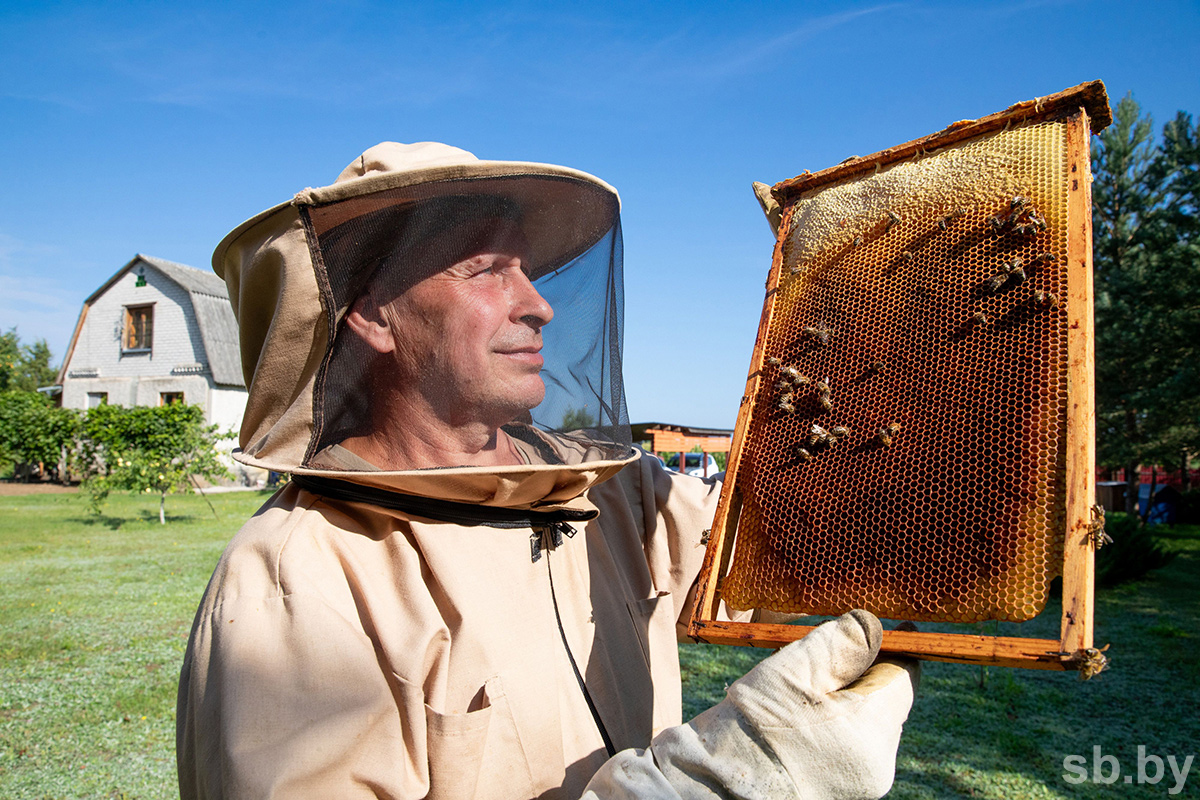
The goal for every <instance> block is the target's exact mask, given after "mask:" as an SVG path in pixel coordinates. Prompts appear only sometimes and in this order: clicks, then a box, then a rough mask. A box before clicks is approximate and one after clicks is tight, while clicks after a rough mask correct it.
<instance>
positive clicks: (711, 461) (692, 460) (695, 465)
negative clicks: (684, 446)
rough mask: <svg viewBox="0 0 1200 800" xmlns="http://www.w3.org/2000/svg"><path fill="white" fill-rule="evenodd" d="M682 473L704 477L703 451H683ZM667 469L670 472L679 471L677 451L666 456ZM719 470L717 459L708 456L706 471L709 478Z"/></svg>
mask: <svg viewBox="0 0 1200 800" xmlns="http://www.w3.org/2000/svg"><path fill="white" fill-rule="evenodd" d="M683 457H684V462H683V474H684V475H695V476H696V477H697V478H703V477H705V474H706V473H705V472H704V461H703V459H704V457H705V454H704V453H684V454H683ZM666 463H667V469H669V470H671V471H672V472H679V453H675V454H673V455H671V456H669V457H668V458H667V462H666ZM720 471H721V468H720V467H718V466H717V460H716V459H715V458H713V457H712V456H711V455H709V456H708V473H707V476H708V477H709V478H711V477H713V476H714V475H716V474H717V473H718V472H720Z"/></svg>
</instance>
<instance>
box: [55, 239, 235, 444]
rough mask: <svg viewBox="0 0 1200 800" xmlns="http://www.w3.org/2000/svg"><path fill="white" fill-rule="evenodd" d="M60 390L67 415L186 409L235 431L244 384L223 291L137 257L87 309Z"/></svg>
mask: <svg viewBox="0 0 1200 800" xmlns="http://www.w3.org/2000/svg"><path fill="white" fill-rule="evenodd" d="M57 382H58V384H59V385H60V386H61V387H62V405H63V407H64V408H80V409H86V408H93V407H95V406H98V405H100V404H101V403H115V404H119V405H123V406H155V405H162V404H164V403H171V402H176V401H182V402H184V403H188V404H189V405H198V406H200V407H201V408H203V409H204V417H205V419H206V420H207V421H208V422H209V424H215V425H219V426H221V429H223V430H224V429H227V428H233V429H237V428H238V427H239V426H240V425H241V421H242V412H243V411H244V410H245V408H246V385H245V381H244V379H243V378H242V364H241V357H240V354H239V352H238V327H237V321H236V320H235V319H234V316H233V309H232V308H231V307H230V305H229V295H228V293H227V292H226V289H225V282H224V281H222V280H221V279H220V278H218V277H217V276H216V275H214V274H213V273H211V272H207V271H203V270H198V269H195V268H194V267H188V266H184V265H183V264H176V263H174V262H172V261H164V260H162V259H161V258H151V257H150V256H144V255H141V254H138V255H137V256H135V257H134V258H133V260H132V261H130V262H129V263H128V264H126V265H125V266H123V267H121V269H119V270H117V273H116V274H115V275H113V276H112V277H111V278H109V279H108V280H107V281H106V282H105V283H104V285H103V286H101V287H100V288H99V289H97V290H96V291H95V292H93V293H92V295H91V296H90V297H88V298H87V300H85V301H84V302H83V310H82V311H80V313H79V321H78V322H77V323H76V324H75V333H74V335H73V336H72V337H71V344H70V346H69V347H68V348H67V354H66V356H65V357H64V358H63V365H62V368H61V369H60V370H59V373H58V381H57Z"/></svg>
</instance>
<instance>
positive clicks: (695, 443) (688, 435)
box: [633, 422, 733, 477]
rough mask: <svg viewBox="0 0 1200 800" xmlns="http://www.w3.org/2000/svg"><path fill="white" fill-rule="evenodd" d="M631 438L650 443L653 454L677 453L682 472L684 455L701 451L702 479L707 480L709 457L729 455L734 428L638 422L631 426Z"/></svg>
mask: <svg viewBox="0 0 1200 800" xmlns="http://www.w3.org/2000/svg"><path fill="white" fill-rule="evenodd" d="M633 439H634V441H637V442H644V441H647V440H648V441H650V450H651V452H654V453H679V469H680V471H683V469H684V464H685V460H684V459H685V454H686V453H691V452H694V451H695V450H696V448H697V447H698V448H700V452H701V453H702V454H703V455H702V456H701V457H700V458H701V464H702V465H703V466H704V476H705V477H708V455H709V454H710V453H728V452H729V449H730V447H732V446H733V429H732V428H697V427H692V426H689V425H672V424H670V423H666V422H641V423H638V424H636V425H634V426H633Z"/></svg>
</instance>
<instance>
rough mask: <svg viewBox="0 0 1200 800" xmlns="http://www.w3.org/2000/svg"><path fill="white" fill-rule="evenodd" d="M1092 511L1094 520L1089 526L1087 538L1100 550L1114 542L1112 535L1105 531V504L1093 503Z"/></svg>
mask: <svg viewBox="0 0 1200 800" xmlns="http://www.w3.org/2000/svg"><path fill="white" fill-rule="evenodd" d="M1091 512H1092V521H1091V522H1089V523H1088V526H1087V538H1088V541H1089V542H1091V544H1092V547H1094V548H1096V549H1097V550H1099V549H1100V548H1101V547H1104V545H1106V544H1112V537H1111V536H1109V535H1108V534H1107V533H1105V531H1104V506H1102V505H1100V504H1099V503H1093V504H1092V508H1091Z"/></svg>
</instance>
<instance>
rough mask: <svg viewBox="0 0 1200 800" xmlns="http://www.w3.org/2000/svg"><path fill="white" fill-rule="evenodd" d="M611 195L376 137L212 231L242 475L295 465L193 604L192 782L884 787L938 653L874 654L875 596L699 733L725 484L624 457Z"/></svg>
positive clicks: (626, 443) (359, 790)
mask: <svg viewBox="0 0 1200 800" xmlns="http://www.w3.org/2000/svg"><path fill="white" fill-rule="evenodd" d="M618 210H619V201H618V198H617V193H616V191H614V190H613V189H612V187H610V186H608V185H607V184H605V183H604V182H602V181H600V180H598V179H596V178H594V177H592V176H590V175H587V174H584V173H582V172H577V171H575V170H571V169H567V168H564V167H557V166H549V165H543V164H527V163H512V162H498V161H480V160H477V159H476V158H475V157H474V156H472V155H471V154H470V153H467V152H465V151H463V150H459V149H457V148H454V147H449V146H446V145H441V144H432V143H423V144H415V145H401V144H395V143H384V144H381V145H378V146H376V147H373V148H371V149H370V150H368V151H367V152H366V153H364V154H363V155H362V156H361V157H360V158H358V159H356V160H355V161H354V162H353V163H352V164H351V165H350V166H349V167H348V168H347V169H346V170H345V171H344V172H342V174H341V175H340V176H339V178H338V179H337V181H336V182H335V183H333V184H332V185H331V186H327V187H324V188H321V189H306V190H304V191H302V192H301V193H299V194H298V195H296V196H295V197H294V198H293V199H292V200H290V201H288V202H285V203H282V204H280V205H278V206H276V207H274V208H271V209H269V210H267V211H265V212H263V213H262V214H259V215H258V216H256V217H254V218H253V219H251V220H249V221H247V222H246V223H244V224H243V225H241V226H240V227H238V228H237V229H235V230H234V231H233V232H232V233H230V234H229V235H228V236H227V237H226V238H225V239H224V241H222V242H221V244H220V245H219V246H218V247H217V250H216V253H215V254H214V257H213V265H214V268H215V269H216V271H217V273H218V274H220V275H222V276H223V277H224V279H225V281H226V283H227V284H228V287H229V297H230V300H231V302H232V304H233V308H234V311H235V313H236V315H237V318H238V323H239V326H240V339H241V355H242V364H243V368H244V370H245V374H246V385H247V386H248V387H249V401H248V403H247V407H246V413H245V417H244V420H243V424H242V431H241V447H242V450H241V453H240V455H239V458H240V460H242V461H243V462H244V463H246V464H250V465H253V466H257V467H261V468H263V469H270V470H275V471H278V472H286V473H288V474H290V475H291V476H292V481H291V482H290V483H289V484H288V485H287V486H286V487H285V488H284V489H282V490H281V491H280V492H279V493H278V494H277V495H276V496H275V497H273V498H272V499H271V500H270V501H269V502H268V503H267V504H266V505H265V506H264V507H263V508H262V509H261V510H260V511H259V512H258V513H257V514H255V516H254V517H253V518H252V519H251V520H250V521H249V522H247V523H246V525H245V527H243V528H242V530H241V531H240V532H239V533H238V534H237V536H236V537H234V539H233V541H232V542H231V543H230V545H229V546H228V548H227V549H226V551H225V554H224V555H223V557H222V558H221V560H220V563H219V564H218V566H217V568H216V571H215V573H214V575H213V578H212V581H211V582H210V584H209V586H208V590H207V591H206V592H205V595H204V598H203V601H202V603H201V605H200V609H199V611H198V612H197V615H196V619H195V623H194V626H193V628H192V634H191V640H190V642H189V646H188V650H187V656H186V659H185V662H184V665H183V671H182V675H181V678H180V688H179V705H178V722H177V724H178V732H177V737H178V739H177V745H178V765H179V780H180V791H181V794H182V796H183V797H184V798H192V797H203V798H218V797H221V798H296V797H312V798H332V797H336V798H358V797H363V798H366V797H371V798H374V797H387V798H422V797H430V798H473V797H479V798H531V797H539V798H577V797H580V796H587V797H597V798H616V797H646V798H676V797H682V798H699V797H725V796H736V797H745V798H759V797H761V798H768V797H770V798H779V797H789V796H800V797H877V796H880V795H882V794H884V793H885V792H886V791H887V790H888V788H889V787H890V785H891V782H892V777H893V773H894V765H895V757H896V748H897V745H898V741H899V737H900V729H901V725H902V723H903V722H904V720H905V718H906V717H907V714H908V710H909V707H910V705H911V702H912V699H913V693H914V688H915V669H906V668H902V667H899V666H896V665H893V664H887V663H881V664H878V665H876V666H874V667H871V669H870V670H868V667H870V666H871V664H872V662H873V661H874V660H875V656H876V654H877V652H878V649H879V643H880V626H879V622H878V620H876V619H875V618H874V617H873V616H871V615H870V614H868V613H866V612H852V613H850V614H847V615H845V616H843V617H841V618H839V619H837V620H835V621H833V622H831V623H830V624H827V625H824V626H821V627H820V628H818V629H817V630H816V631H815V632H814V633H812V634H811V635H810V636H808V637H807V638H806V639H804V640H803V641H801V642H798V643H796V644H794V645H791V646H789V647H787V648H785V649H784V650H782V651H781V652H780V653H778V654H776V655H773V656H771V657H770V658H768V659H766V660H765V661H764V662H763V663H762V664H761V665H759V666H758V667H756V668H755V669H754V670H752V671H751V672H750V673H749V674H748V675H747V676H745V677H744V678H742V679H741V680H739V681H737V682H736V683H735V684H734V685H733V686H731V687H730V690H729V693H728V697H727V698H726V699H725V700H724V701H723V702H722V703H720V704H719V705H717V706H716V707H714V708H713V709H711V710H709V711H707V712H705V713H704V714H702V715H700V716H699V717H697V718H696V719H694V720H692V721H691V722H689V723H687V724H681V710H680V676H679V663H678V660H677V651H676V637H677V634H678V632H679V631H680V630H681V629H682V628H681V627H680V626H681V625H682V621H683V620H686V617H687V615H688V613H689V612H690V599H689V593H690V592H691V590H692V589H693V584H694V581H695V578H696V574H697V572H698V571H699V567H700V562H701V560H702V557H703V551H704V548H703V547H702V546H701V544H700V537H701V535H702V532H703V531H704V529H705V528H707V527H708V526H709V525H710V524H711V519H712V515H713V510H714V507H715V502H716V492H717V486H716V484H714V482H711V481H703V480H699V479H696V478H689V477H685V476H680V475H677V474H674V473H668V472H666V471H665V470H664V469H663V468H662V467H661V465H660V464H659V462H658V461H657V459H655V458H653V457H650V456H648V455H646V454H645V453H642V452H641V451H639V450H636V449H635V448H633V447H631V443H630V431H629V425H628V417H627V413H626V407H625V395H624V388H623V384H622V379H621V346H622V342H621V335H622V334H621V330H622V308H623V298H622V273H621V257H622V254H621V233H620V224H619V214H618ZM864 673H866V675H865V676H864Z"/></svg>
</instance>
